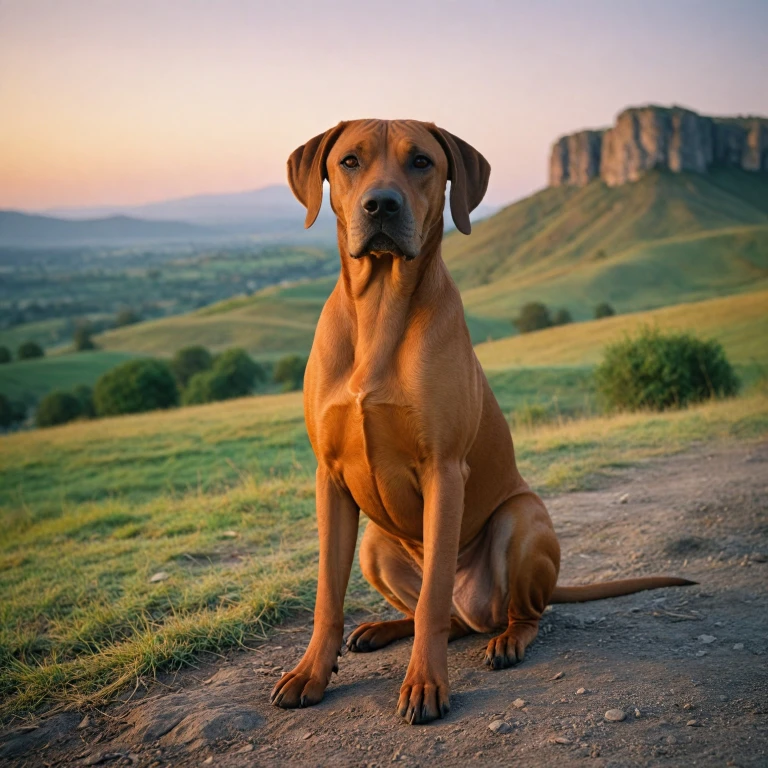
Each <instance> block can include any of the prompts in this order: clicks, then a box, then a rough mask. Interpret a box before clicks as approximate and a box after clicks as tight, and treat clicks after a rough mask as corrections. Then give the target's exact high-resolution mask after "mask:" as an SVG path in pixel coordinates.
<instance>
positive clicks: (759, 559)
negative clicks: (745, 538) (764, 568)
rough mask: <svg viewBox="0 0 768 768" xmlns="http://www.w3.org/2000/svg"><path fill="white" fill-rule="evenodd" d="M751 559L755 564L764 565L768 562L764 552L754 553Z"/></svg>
mask: <svg viewBox="0 0 768 768" xmlns="http://www.w3.org/2000/svg"><path fill="white" fill-rule="evenodd" d="M749 559H750V560H751V561H752V562H753V563H764V562H766V561H768V556H766V555H765V554H763V553H762V552H753V553H752V554H751V555H750V556H749Z"/></svg>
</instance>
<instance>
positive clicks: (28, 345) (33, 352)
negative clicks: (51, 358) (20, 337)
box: [16, 341, 45, 360]
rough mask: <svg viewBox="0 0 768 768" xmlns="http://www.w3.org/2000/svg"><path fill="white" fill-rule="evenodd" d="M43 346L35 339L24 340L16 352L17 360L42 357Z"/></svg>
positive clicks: (43, 354)
mask: <svg viewBox="0 0 768 768" xmlns="http://www.w3.org/2000/svg"><path fill="white" fill-rule="evenodd" d="M44 356H45V352H43V348H42V347H41V346H40V345H39V344H38V343H37V342H36V341H25V342H24V343H23V344H22V345H21V346H20V347H19V351H18V352H17V353H16V357H18V358H19V360H34V359H35V358H37V357H44Z"/></svg>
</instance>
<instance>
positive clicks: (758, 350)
mask: <svg viewBox="0 0 768 768" xmlns="http://www.w3.org/2000/svg"><path fill="white" fill-rule="evenodd" d="M643 325H650V326H658V327H659V328H662V329H664V330H670V331H672V330H674V331H686V332H691V333H695V334H697V335H699V336H702V337H704V338H714V339H717V340H718V341H720V342H721V343H722V344H723V347H724V348H725V351H726V354H727V355H728V358H729V360H731V362H733V363H737V364H742V365H749V364H759V365H763V366H768V343H766V339H768V291H758V292H755V293H745V294H741V295H736V296H728V297H726V298H722V299H710V300H708V301H701V302H693V303H690V304H679V305H677V306H672V307H664V308H662V309H657V310H653V311H651V312H637V313H633V314H629V315H616V316H614V317H607V318H603V319H601V320H593V321H591V322H587V323H572V324H570V325H562V326H558V327H556V328H547V329H545V330H542V331H537V332H536V333H528V334H523V335H520V336H515V337H511V338H506V339H500V340H498V341H491V342H488V343H486V344H480V345H478V346H477V347H475V352H476V353H477V356H478V358H479V359H480V362H481V363H482V364H483V367H484V368H486V369H489V370H494V369H505V368H510V367H534V366H553V365H561V366H562V365H575V366H589V365H595V364H596V363H598V362H599V361H600V358H601V357H602V351H603V349H604V348H605V346H606V345H607V344H610V343H612V342H615V341H618V340H620V339H622V338H623V337H624V335H625V334H633V333H635V332H636V331H637V330H638V329H639V328H640V327H641V326H643Z"/></svg>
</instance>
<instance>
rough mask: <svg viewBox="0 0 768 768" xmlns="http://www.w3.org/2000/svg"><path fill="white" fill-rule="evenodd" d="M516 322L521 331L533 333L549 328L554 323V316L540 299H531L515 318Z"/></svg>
mask: <svg viewBox="0 0 768 768" xmlns="http://www.w3.org/2000/svg"><path fill="white" fill-rule="evenodd" d="M514 324H515V326H516V327H517V330H518V331H520V333H531V332H532V331H540V330H541V329H542V328H549V327H550V326H551V325H552V318H551V317H550V314H549V310H548V309H547V307H546V306H545V305H544V304H542V303H541V302H540V301H531V302H529V303H528V304H525V305H524V306H523V308H522V309H521V310H520V315H519V317H517V319H516V320H514Z"/></svg>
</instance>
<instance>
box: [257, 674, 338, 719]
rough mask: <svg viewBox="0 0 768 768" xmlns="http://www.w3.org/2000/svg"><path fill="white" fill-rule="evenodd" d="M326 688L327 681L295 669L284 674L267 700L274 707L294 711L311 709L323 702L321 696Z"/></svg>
mask: <svg viewBox="0 0 768 768" xmlns="http://www.w3.org/2000/svg"><path fill="white" fill-rule="evenodd" d="M327 686H328V680H327V679H326V680H321V679H319V678H317V677H314V676H313V675H312V674H310V673H309V672H304V671H302V670H301V668H300V667H297V668H296V669H294V670H293V671H292V672H286V673H285V674H284V675H283V676H282V677H281V678H280V680H279V681H278V683H277V685H276V686H275V687H274V688H273V689H272V695H271V696H270V698H269V700H270V701H271V702H272V704H274V705H275V706H276V707H282V708H283V709H296V708H297V707H311V706H312V705H313V704H319V703H320V702H321V701H322V700H323V694H324V693H325V689H326V687H327Z"/></svg>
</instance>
